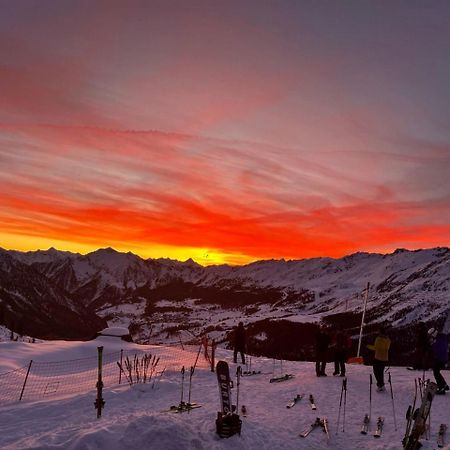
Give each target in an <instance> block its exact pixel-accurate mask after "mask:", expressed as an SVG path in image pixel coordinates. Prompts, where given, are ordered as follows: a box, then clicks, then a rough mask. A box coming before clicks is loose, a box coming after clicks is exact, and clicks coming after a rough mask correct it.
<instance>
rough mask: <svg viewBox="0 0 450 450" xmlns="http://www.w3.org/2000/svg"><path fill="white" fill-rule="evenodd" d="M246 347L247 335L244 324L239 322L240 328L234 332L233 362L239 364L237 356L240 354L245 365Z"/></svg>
mask: <svg viewBox="0 0 450 450" xmlns="http://www.w3.org/2000/svg"><path fill="white" fill-rule="evenodd" d="M245 346H246V333H245V328H244V324H243V323H242V322H239V324H238V326H237V327H236V329H235V330H234V335H233V347H234V355H233V361H234V362H235V363H237V354H238V352H239V353H240V354H241V361H242V364H245V355H244V352H245Z"/></svg>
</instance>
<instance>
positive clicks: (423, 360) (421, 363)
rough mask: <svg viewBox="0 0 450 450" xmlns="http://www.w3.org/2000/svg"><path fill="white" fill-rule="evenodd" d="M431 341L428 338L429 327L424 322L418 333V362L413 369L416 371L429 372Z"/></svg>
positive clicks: (421, 323)
mask: <svg viewBox="0 0 450 450" xmlns="http://www.w3.org/2000/svg"><path fill="white" fill-rule="evenodd" d="M430 350H431V349H430V339H429V336H428V331H427V327H426V325H425V323H424V322H420V324H419V329H418V331H417V341H416V361H415V363H414V366H413V368H414V369H415V370H428V369H429V367H430V366H429V357H430Z"/></svg>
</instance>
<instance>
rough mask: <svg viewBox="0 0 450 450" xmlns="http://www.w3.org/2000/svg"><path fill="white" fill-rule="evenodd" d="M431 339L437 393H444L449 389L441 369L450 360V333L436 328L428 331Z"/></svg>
mask: <svg viewBox="0 0 450 450" xmlns="http://www.w3.org/2000/svg"><path fill="white" fill-rule="evenodd" d="M428 335H429V336H430V341H431V343H432V344H431V351H432V354H433V375H434V378H435V380H436V384H437V386H438V390H437V392H436V394H439V395H443V394H445V391H448V390H449V387H448V384H447V382H446V381H445V378H444V377H443V376H442V374H441V370H442V369H443V368H444V367H445V364H446V363H447V361H448V334H447V333H443V332H442V331H441V332H438V331H437V330H436V329H435V328H430V330H429V331H428Z"/></svg>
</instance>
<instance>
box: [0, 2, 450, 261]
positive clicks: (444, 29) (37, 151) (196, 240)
mask: <svg viewBox="0 0 450 450" xmlns="http://www.w3.org/2000/svg"><path fill="white" fill-rule="evenodd" d="M0 183H1V191H0V247H3V248H6V249H20V250H36V249H46V248H48V247H50V246H53V247H56V248H58V249H61V250H71V251H77V252H81V253H86V252H89V251H92V250H95V249H97V248H99V247H107V246H111V247H114V248H115V249H117V250H120V251H132V252H133V253H136V254H139V255H141V256H143V257H146V258H147V257H170V258H176V259H180V260H185V259H187V258H189V257H192V258H193V259H194V260H196V261H197V262H199V263H201V264H210V263H222V262H227V263H232V264H242V263H247V262H249V261H253V260H256V259H267V258H286V259H288V258H289V259H292V258H295V259H299V258H308V257H314V256H332V257H339V256H343V255H346V254H349V253H353V252H356V251H370V252H383V253H385V252H391V251H393V250H395V249H396V248H398V247H406V248H410V249H414V248H424V247H433V246H448V245H450V2H448V1H433V0H428V1H426V0H423V1H416V0H411V1H409V0H408V1H407V0H405V1H396V0H380V1H375V0H374V1H364V0H355V1H345V2H344V1H338V0H335V1H321V0H317V1H316V0H310V1H303V0H298V1H295V0H289V1H288V0H285V1H283V0H280V1H264V0H260V1H247V0H241V1H230V0H226V1H225V0H224V1H221V0H211V1H192V0H183V1H171V0H167V1H151V0H148V1H133V0H123V1H112V0H108V1H96V0H86V1H83V0H73V1H65V0H58V1H47V0H36V1H31V0H16V1H13V0H0Z"/></svg>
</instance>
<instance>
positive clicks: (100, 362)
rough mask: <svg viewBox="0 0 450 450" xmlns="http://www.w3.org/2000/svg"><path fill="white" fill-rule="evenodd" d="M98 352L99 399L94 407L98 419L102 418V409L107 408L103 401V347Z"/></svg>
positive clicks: (98, 348) (97, 385)
mask: <svg viewBox="0 0 450 450" xmlns="http://www.w3.org/2000/svg"><path fill="white" fill-rule="evenodd" d="M97 350H98V378H97V384H96V387H97V398H96V399H95V402H94V406H95V409H96V410H97V419H100V417H101V416H102V409H103V408H104V407H105V400H103V380H102V366H103V347H97Z"/></svg>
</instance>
